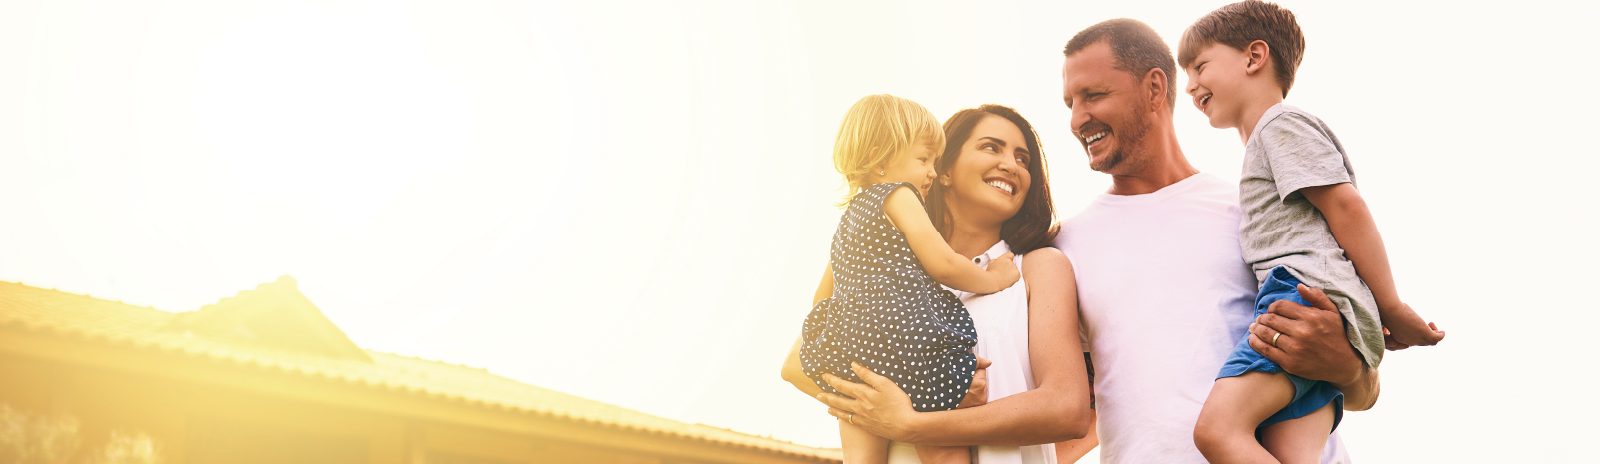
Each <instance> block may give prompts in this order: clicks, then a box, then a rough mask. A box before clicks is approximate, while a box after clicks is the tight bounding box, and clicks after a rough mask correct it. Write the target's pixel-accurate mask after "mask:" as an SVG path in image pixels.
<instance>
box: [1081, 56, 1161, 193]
mask: <svg viewBox="0 0 1600 464" xmlns="http://www.w3.org/2000/svg"><path fill="white" fill-rule="evenodd" d="M1061 82H1062V99H1063V100H1064V101H1065V102H1066V104H1067V108H1070V109H1072V133H1073V135H1075V136H1077V138H1078V142H1079V143H1082V144H1083V147H1084V151H1085V152H1087V154H1088V155H1089V169H1093V170H1096V171H1100V172H1104V173H1107V174H1125V173H1132V172H1137V170H1138V168H1139V166H1140V165H1141V164H1142V160H1141V159H1139V158H1138V157H1137V156H1136V153H1138V152H1139V150H1140V149H1141V148H1142V145H1143V144H1144V136H1145V133H1146V132H1149V130H1150V127H1151V124H1152V123H1151V121H1150V120H1149V119H1148V117H1149V114H1148V113H1149V112H1148V111H1145V109H1146V106H1148V104H1149V99H1148V98H1143V95H1144V92H1140V91H1139V90H1140V85H1139V82H1140V79H1138V78H1136V77H1134V76H1133V75H1132V74H1131V73H1129V72H1127V71H1123V70H1120V69H1117V67H1116V57H1115V56H1114V55H1113V54H1112V52H1111V45H1110V44H1108V43H1105V42H1100V43H1096V44H1093V45H1090V46H1088V47H1084V48H1083V49H1082V50H1079V51H1078V52H1077V53H1074V54H1072V55H1071V56H1068V57H1067V59H1066V63H1064V64H1063V65H1062V66H1061Z"/></svg>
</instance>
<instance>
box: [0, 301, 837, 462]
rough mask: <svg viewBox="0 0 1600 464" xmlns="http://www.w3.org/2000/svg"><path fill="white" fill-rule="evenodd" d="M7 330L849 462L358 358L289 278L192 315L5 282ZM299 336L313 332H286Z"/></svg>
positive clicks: (461, 374) (435, 369)
mask: <svg viewBox="0 0 1600 464" xmlns="http://www.w3.org/2000/svg"><path fill="white" fill-rule="evenodd" d="M268 315H275V316H276V317H267V316H268ZM0 328H15V329H21V330H25V331H29V332H37V333H46V334H52V335H57V336H64V337H69V338H75V339H80V340H83V341H87V342H94V343H108V344H112V345H120V346H127V347H133V348H141V349H146V350H154V351H156V352H160V353H163V354H167V355H174V356H186V357H193V358H202V359H211V360H215V361H221V362H226V363H234V364H239V365H244V366H251V367H257V368H262V369H265V370H269V371H276V372H279V373H281V374H282V375H285V376H300V377H309V378H316V379H323V380H331V381H336V382H343V383H348V384H353V385H357V386H361V387H366V388H372V389H378V390H386V391H392V392H398V393H403V394H411V395H418V396H422V397H426V398H430V399H435V400H441V401H446V402H459V403H465V404H467V405H473V406H479V407H485V408H489V409H499V410H506V411H511V412H517V413H523V414H531V415H537V416H545V417H551V418H555V419H557V420H567V421H572V422H574V423H577V424H587V425H598V426H605V427H615V428H620V429H623V430H631V431H638V432H642V433H648V434H658V435H663V436H666V437H670V438H678V439H684V440H690V441H700V442H708V443H711V444H716V445H723V446H730V447H734V448H743V449H755V450H762V451H767V452H773V453H778V454H782V455H791V456H797V457H809V458H814V459H818V460H823V461H835V462H836V461H838V460H839V459H840V457H841V455H840V451H839V450H837V449H823V448H814V447H809V446H803V445H797V444H794V443H789V442H785V441H780V440H775V439H771V438H765V437H759V436H755V435H749V434H745V433H740V432H734V431H732V430H727V429H723V428H718V427H713V426H709V425H704V424H688V423H683V422H679V421H674V420H670V419H665V418H661V417H656V416H652V415H649V414H645V413H641V412H638V411H634V410H630V409H627V408H622V407H619V406H614V405H610V404H606V403H602V402H599V401H594V400H589V399H584V398H580V397H577V396H573V395H568V394H565V393H561V392H557V391H553V390H549V389H545V388H540V387H536V386H533V385H528V384H524V383H521V382H517V381H515V380H511V379H508V378H505V377H501V376H498V375H494V374H491V373H489V372H488V371H487V370H484V369H477V368H471V367H466V366H459V365H454V364H448V363H443V362H438V361H429V360H423V359H418V358H412V357H406V356H400V355H395V354H390V353H381V352H377V351H372V350H360V351H359V352H352V351H351V350H352V349H356V350H359V348H355V345H354V344H353V343H351V342H350V341H349V339H348V338H347V337H345V335H344V333H343V332H342V331H339V330H338V329H337V327H335V326H334V325H333V324H332V322H329V321H328V320H327V318H326V317H323V316H322V314H321V311H319V310H317V309H316V307H315V306H314V305H312V304H311V302H310V301H309V300H306V299H305V297H304V296H302V295H300V293H299V291H298V290H296V289H295V282H294V280H293V279H292V278H290V277H288V276H284V277H283V278H280V279H279V280H278V281H276V282H272V283H266V284H262V285H261V286H259V287H257V288H256V289H255V290H246V291H243V292H240V293H239V295H237V296H235V297H231V298H225V299H223V300H222V301H221V302H219V303H218V304H215V305H210V306H207V307H206V308H204V309H202V310H200V311H195V312H190V313H171V312H166V311H161V310H157V309H153V308H149V307H141V306H134V305H131V304H126V303H122V302H119V301H108V300H103V299H99V298H94V297H91V296H87V295H78V294H73V293H67V292H62V291H57V290H53V289H43V288H38V287H31V286H28V285H23V284H20V283H12V282H0ZM297 331H298V332H301V333H310V334H311V335H309V336H291V335H288V334H291V333H294V332H297Z"/></svg>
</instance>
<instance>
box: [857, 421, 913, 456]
mask: <svg viewBox="0 0 1600 464" xmlns="http://www.w3.org/2000/svg"><path fill="white" fill-rule="evenodd" d="M839 446H840V447H841V448H844V464H888V462H889V439H887V438H883V437H880V436H877V435H873V434H871V433H868V432H867V431H866V429H863V428H861V427H856V426H854V425H850V423H849V422H845V421H844V420H840V421H839ZM919 451H920V447H919Z"/></svg>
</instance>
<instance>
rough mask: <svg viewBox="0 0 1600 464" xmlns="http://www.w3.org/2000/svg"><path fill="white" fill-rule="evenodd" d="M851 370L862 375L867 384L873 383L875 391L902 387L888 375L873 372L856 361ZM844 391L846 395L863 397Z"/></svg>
mask: <svg viewBox="0 0 1600 464" xmlns="http://www.w3.org/2000/svg"><path fill="white" fill-rule="evenodd" d="M850 370H852V371H855V372H856V377H860V378H861V380H862V381H864V382H866V383H867V385H871V386H872V389H873V390H874V391H884V390H889V389H895V390H899V389H900V386H899V385H895V384H894V381H892V380H889V378H888V377H884V376H881V375H878V373H877V372H872V369H867V367H866V366H863V365H861V364H858V363H854V362H852V363H850ZM830 383H831V382H830ZM857 385H860V384H857ZM834 388H838V387H834ZM840 391H844V390H840ZM844 393H845V394H846V395H850V396H854V397H857V398H860V397H861V395H857V394H855V393H851V392H848V391H845V392H844ZM862 393H866V391H862Z"/></svg>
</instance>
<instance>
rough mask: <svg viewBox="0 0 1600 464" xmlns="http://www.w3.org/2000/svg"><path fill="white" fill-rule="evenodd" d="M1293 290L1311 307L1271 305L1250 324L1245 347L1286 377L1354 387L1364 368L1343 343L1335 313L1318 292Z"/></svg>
mask: <svg viewBox="0 0 1600 464" xmlns="http://www.w3.org/2000/svg"><path fill="white" fill-rule="evenodd" d="M1297 290H1299V291H1300V297H1301V298H1305V299H1306V301H1307V302H1309V303H1311V306H1312V307H1305V306H1301V305H1299V304H1296V303H1294V302H1292V301H1287V300H1278V301H1275V302H1273V303H1272V305H1271V306H1268V307H1267V313H1266V314H1262V315H1261V317H1257V318H1256V323H1254V324H1250V335H1251V337H1250V347H1251V348H1254V349H1255V350H1256V352H1258V353H1261V355H1262V356H1266V357H1267V359H1270V360H1272V362H1275V363H1278V366H1280V367H1282V368H1283V370H1285V371H1288V372H1289V373H1291V374H1294V375H1298V376H1301V377H1305V378H1308V379H1313V380H1326V381H1328V382H1332V383H1334V384H1335V385H1345V384H1350V383H1353V382H1355V381H1356V380H1358V379H1359V378H1360V376H1361V375H1362V371H1363V370H1364V369H1366V364H1365V363H1363V362H1362V361H1361V357H1360V356H1359V355H1357V354H1356V351H1355V348H1352V347H1351V346H1350V342H1349V340H1348V339H1346V338H1345V334H1344V321H1343V319H1341V318H1340V317H1339V309H1338V308H1337V307H1335V306H1334V305H1333V301H1332V300H1329V299H1328V295H1326V294H1323V293H1322V290H1318V289H1314V288H1311V287H1307V286H1305V284H1301V285H1300V286H1299V287H1298V288H1297ZM1274 337H1276V338H1277V340H1273V338H1274ZM1274 341H1276V342H1277V343H1276V344H1274V343H1273V342H1274ZM1346 393H1349V392H1346Z"/></svg>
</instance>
